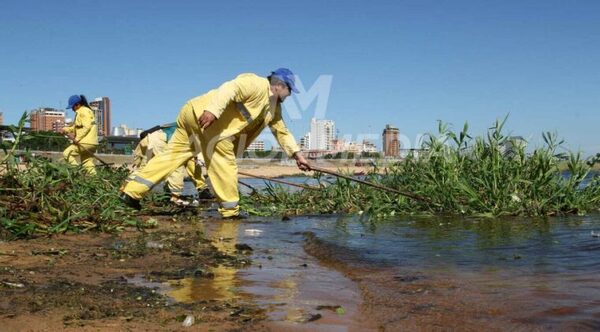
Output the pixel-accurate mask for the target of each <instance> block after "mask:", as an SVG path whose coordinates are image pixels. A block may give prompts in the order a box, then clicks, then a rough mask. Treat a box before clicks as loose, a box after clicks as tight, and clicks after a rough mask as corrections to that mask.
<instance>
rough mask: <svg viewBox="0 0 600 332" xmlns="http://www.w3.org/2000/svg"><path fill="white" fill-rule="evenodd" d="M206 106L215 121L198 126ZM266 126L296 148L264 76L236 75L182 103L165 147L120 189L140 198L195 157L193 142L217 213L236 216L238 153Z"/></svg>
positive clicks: (285, 146) (289, 147)
mask: <svg viewBox="0 0 600 332" xmlns="http://www.w3.org/2000/svg"><path fill="white" fill-rule="evenodd" d="M205 110H206V111H209V112H211V113H213V114H214V115H215V116H216V117H217V120H215V121H214V122H213V124H212V125H211V126H209V127H208V128H206V129H205V130H201V129H200V127H199V125H198V117H199V116H200V115H201V114H202V113H203V112H204V111H205ZM266 126H269V127H270V128H271V131H272V133H273V135H274V136H275V138H276V139H277V141H278V143H279V145H280V146H281V148H282V149H283V151H285V152H286V153H287V155H288V156H292V155H293V154H294V153H296V152H298V151H300V149H299V148H298V145H297V144H296V141H295V139H294V137H293V136H292V134H291V133H290V132H289V130H288V129H287V127H286V126H285V123H284V122H283V118H282V114H281V104H280V103H279V102H278V101H277V99H276V98H275V96H273V93H272V92H271V89H270V84H269V81H268V79H266V78H264V77H259V76H257V75H255V74H242V75H239V76H238V77H236V78H235V79H234V80H232V81H228V82H226V83H224V84H223V85H221V86H220V87H219V88H217V89H214V90H211V91H209V92H208V93H206V94H204V95H202V96H199V97H196V98H194V99H192V100H190V101H188V102H187V103H186V104H185V105H184V106H183V108H182V109H181V111H180V112H179V116H178V117H177V129H176V130H175V133H174V135H173V138H172V139H171V141H170V142H169V146H168V149H167V151H166V152H165V153H164V154H162V155H160V156H157V157H155V158H153V159H152V160H150V162H149V163H148V165H146V167H144V168H143V169H142V170H141V171H140V172H139V173H138V174H137V177H136V178H135V179H134V180H133V181H129V182H128V183H127V184H126V185H125V187H124V188H123V192H124V193H126V194H127V195H129V196H131V197H132V198H134V199H141V198H142V197H143V196H144V194H145V193H146V192H148V190H150V188H151V187H152V186H154V185H155V184H156V183H158V182H160V181H161V180H162V179H163V178H164V177H166V176H167V175H168V174H169V173H170V172H172V171H173V170H174V169H176V168H177V167H179V166H180V165H183V164H184V163H186V162H187V161H188V160H189V159H190V158H192V157H193V154H194V148H195V147H194V144H193V143H190V142H197V143H199V145H200V148H201V151H202V154H203V155H204V160H205V162H206V167H207V172H208V177H209V178H210V181H211V183H212V185H213V189H214V192H215V194H216V196H217V199H218V200H219V202H220V204H221V206H220V208H219V212H220V213H221V215H222V216H223V217H231V216H235V215H237V214H239V206H238V202H239V192H238V184H237V163H236V155H238V154H241V153H242V152H243V151H244V150H245V149H246V148H247V146H248V145H250V143H251V142H252V141H253V140H254V139H255V138H256V137H257V136H258V135H259V134H260V132H261V131H262V130H263V129H264V128H265V127H266ZM190 137H192V139H191V141H190Z"/></svg>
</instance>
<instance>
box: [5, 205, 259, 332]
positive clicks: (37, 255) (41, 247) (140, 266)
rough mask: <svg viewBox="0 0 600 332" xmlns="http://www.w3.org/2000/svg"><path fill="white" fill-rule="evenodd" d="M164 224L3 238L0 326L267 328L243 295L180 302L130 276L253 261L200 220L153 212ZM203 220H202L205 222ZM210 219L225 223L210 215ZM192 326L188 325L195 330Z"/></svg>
mask: <svg viewBox="0 0 600 332" xmlns="http://www.w3.org/2000/svg"><path fill="white" fill-rule="evenodd" d="M154 218H156V220H157V221H158V223H157V224H158V227H157V228H155V229H151V230H146V231H145V232H141V231H137V230H135V229H134V230H127V231H125V232H123V233H121V234H116V235H110V234H99V233H86V234H70V235H60V236H54V237H51V238H37V239H32V240H20V241H11V242H2V243H0V324H2V326H3V329H4V330H7V331H23V330H25V331H39V330H47V331H56V330H63V329H65V330H70V329H73V330H75V329H76V330H94V331H97V330H100V331H103V330H106V331H109V330H110V331H112V330H115V329H119V330H153V331H154V330H178V329H183V327H182V321H183V320H184V319H185V318H186V317H187V316H193V317H194V325H193V328H192V329H193V330H211V329H212V330H215V329H216V330H239V329H243V330H247V329H250V330H260V329H262V328H261V321H262V320H263V319H264V317H265V313H264V311H263V310H262V309H260V308H258V306H256V305H255V304H254V303H252V302H251V301H244V300H242V299H224V300H219V299H207V300H203V301H195V302H193V303H176V302H175V301H173V300H172V299H170V298H169V297H166V296H164V295H162V294H160V293H159V292H158V291H157V290H156V289H152V288H151V287H139V286H136V285H134V284H133V283H131V282H128V280H131V279H132V278H135V277H136V276H137V277H142V278H144V279H145V280H150V281H155V282H164V281H166V280H177V279H182V278H186V277H191V276H193V277H196V278H213V277H214V276H213V275H212V274H211V273H210V272H209V271H210V270H211V269H212V268H214V267H217V266H230V267H234V268H239V267H243V266H246V265H248V264H250V259H249V258H248V256H247V255H246V254H245V253H243V252H242V251H240V252H234V253H224V252H221V251H219V250H218V248H217V247H215V246H214V245H213V243H212V242H211V240H210V239H207V238H206V236H205V234H204V233H203V231H202V230H201V228H200V227H198V225H199V222H198V221H196V220H194V218H190V219H187V220H186V218H178V219H175V218H172V217H164V216H162V217H154ZM201 222H202V221H200V223H201ZM206 222H219V221H212V220H210V219H207V220H206ZM188 330H189V329H188Z"/></svg>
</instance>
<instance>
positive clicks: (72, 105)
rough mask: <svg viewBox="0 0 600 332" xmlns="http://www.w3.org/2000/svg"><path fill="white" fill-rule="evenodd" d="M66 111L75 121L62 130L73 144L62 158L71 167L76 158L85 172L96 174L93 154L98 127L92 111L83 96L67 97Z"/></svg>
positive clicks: (96, 145) (96, 142)
mask: <svg viewBox="0 0 600 332" xmlns="http://www.w3.org/2000/svg"><path fill="white" fill-rule="evenodd" d="M67 109H72V110H73V111H74V112H75V120H74V121H73V124H72V125H71V126H67V127H64V128H63V130H62V132H63V133H65V134H67V136H68V137H69V139H70V140H71V141H72V142H73V143H72V144H71V145H69V146H68V147H67V148H66V149H65V151H63V156H64V158H65V160H66V161H67V162H68V163H69V164H71V165H78V164H79V163H78V162H77V158H79V159H81V165H82V166H83V167H84V168H85V169H86V170H87V172H88V173H90V174H96V169H95V168H94V159H93V158H94V156H93V154H94V153H95V152H96V148H97V147H98V127H97V126H96V116H95V115H94V111H92V109H91V108H90V105H89V104H88V102H87V99H86V98H85V96H84V95H73V96H71V97H69V106H67Z"/></svg>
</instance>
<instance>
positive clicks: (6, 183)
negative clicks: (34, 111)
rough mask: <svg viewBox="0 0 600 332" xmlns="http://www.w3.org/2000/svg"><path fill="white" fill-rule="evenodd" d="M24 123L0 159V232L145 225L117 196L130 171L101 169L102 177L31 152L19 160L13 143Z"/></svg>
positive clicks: (18, 233)
mask: <svg viewBox="0 0 600 332" xmlns="http://www.w3.org/2000/svg"><path fill="white" fill-rule="evenodd" d="M24 122H25V120H24V117H23V118H22V119H21V121H20V122H19V127H18V128H15V130H14V132H15V134H16V135H15V137H16V140H15V142H14V145H13V146H12V147H9V148H6V147H5V149H4V153H5V155H4V157H2V158H1V159H0V161H1V164H0V226H1V227H0V236H2V237H4V238H15V237H17V238H18V237H27V236H31V235H34V234H53V233H62V232H66V231H74V232H80V231H85V230H89V229H97V230H101V231H115V230H119V229H121V228H123V227H125V226H138V227H143V224H140V223H138V221H136V220H135V219H133V218H132V217H131V216H130V214H129V213H130V212H129V211H128V210H126V209H125V208H124V207H123V206H122V204H120V202H119V199H118V194H117V193H118V186H119V185H120V184H121V183H122V181H123V180H124V179H125V177H126V176H127V173H128V171H127V170H126V169H124V168H119V169H113V168H104V167H103V168H99V169H98V170H97V171H98V176H90V175H89V174H87V173H86V171H85V170H84V169H82V168H81V167H73V166H71V165H68V164H66V163H55V162H51V161H49V160H47V159H45V158H36V157H34V156H32V155H31V154H30V153H28V152H27V151H25V152H24V153H23V154H22V156H20V157H22V162H19V160H18V159H21V158H17V155H16V149H15V147H16V146H17V144H19V141H20V140H21V139H22V135H23V130H22V127H23V124H24Z"/></svg>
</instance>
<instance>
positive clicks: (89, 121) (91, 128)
mask: <svg viewBox="0 0 600 332" xmlns="http://www.w3.org/2000/svg"><path fill="white" fill-rule="evenodd" d="M64 131H65V132H67V133H73V132H74V133H75V140H76V141H77V142H79V143H81V144H91V145H98V127H97V126H96V116H95V115H94V111H92V110H91V109H89V108H88V107H85V106H81V107H80V108H79V109H77V111H75V121H73V124H72V125H70V126H67V127H65V128H64Z"/></svg>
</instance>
